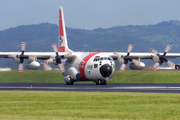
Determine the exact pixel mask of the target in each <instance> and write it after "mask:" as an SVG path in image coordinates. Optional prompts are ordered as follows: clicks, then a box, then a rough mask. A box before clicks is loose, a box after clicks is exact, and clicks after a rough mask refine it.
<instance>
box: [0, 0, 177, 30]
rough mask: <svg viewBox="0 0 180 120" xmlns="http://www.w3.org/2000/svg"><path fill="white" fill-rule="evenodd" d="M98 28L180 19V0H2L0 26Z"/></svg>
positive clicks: (5, 27)
mask: <svg viewBox="0 0 180 120" xmlns="http://www.w3.org/2000/svg"><path fill="white" fill-rule="evenodd" d="M59 6H63V10H64V17H65V24H66V27H71V28H82V29H89V30H92V29H96V28H99V27H101V28H110V27H114V26H126V25H148V24H156V23H159V22H161V21H169V20H180V7H179V6H180V0H0V30H5V29H8V28H12V27H17V26H19V25H30V24H39V23H43V22H48V23H53V24H58V12H59V11H58V9H59Z"/></svg>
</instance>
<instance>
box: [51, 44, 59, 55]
mask: <svg viewBox="0 0 180 120" xmlns="http://www.w3.org/2000/svg"><path fill="white" fill-rule="evenodd" d="M52 48H53V50H54V52H55V53H58V50H57V47H56V44H53V45H52Z"/></svg>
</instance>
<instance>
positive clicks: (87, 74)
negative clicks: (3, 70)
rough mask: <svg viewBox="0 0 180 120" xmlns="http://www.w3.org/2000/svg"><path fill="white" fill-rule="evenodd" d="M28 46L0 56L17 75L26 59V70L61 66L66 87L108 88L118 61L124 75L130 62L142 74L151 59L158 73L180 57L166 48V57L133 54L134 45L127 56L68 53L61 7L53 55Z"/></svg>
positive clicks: (132, 67)
mask: <svg viewBox="0 0 180 120" xmlns="http://www.w3.org/2000/svg"><path fill="white" fill-rule="evenodd" d="M25 47H26V43H25V42H22V43H21V52H0V58H13V59H14V60H15V61H16V62H17V63H18V64H19V68H18V71H20V72H22V71H23V63H24V59H29V61H28V63H27V64H26V65H25V67H26V68H27V69H38V68H39V67H40V63H39V62H38V61H37V60H38V59H40V60H45V63H44V65H45V69H46V68H48V64H49V63H54V64H55V65H57V66H58V68H59V70H60V72H61V73H62V75H63V77H64V81H65V83H66V85H73V84H74V82H78V81H93V82H95V83H96V85H106V84H107V81H108V80H109V79H110V78H111V77H112V76H113V74H114V72H115V60H117V61H118V62H119V63H120V64H122V65H121V67H120V71H121V72H123V71H124V70H125V68H126V65H127V63H128V62H131V64H130V65H129V67H130V68H131V69H132V70H142V69H144V68H145V64H144V63H143V62H141V61H140V60H141V59H152V60H153V61H154V62H155V64H154V66H153V69H154V70H156V69H157V68H158V67H159V66H160V65H161V64H162V63H163V62H166V63H167V64H168V65H169V66H170V67H171V68H173V67H174V66H175V64H174V63H173V62H171V61H169V60H168V59H167V58H176V57H180V53H168V52H169V50H170V49H171V48H172V47H171V46H170V45H167V47H166V48H165V51H164V53H158V52H157V51H156V50H155V49H153V48H152V49H151V50H150V53H131V51H132V49H133V47H134V46H133V45H132V44H130V45H129V46H128V49H127V52H74V51H73V50H71V49H69V47H68V41H67V36H66V28H65V21H64V14H63V8H62V6H59V37H58V48H57V45H56V44H53V45H52V48H53V50H54V52H25Z"/></svg>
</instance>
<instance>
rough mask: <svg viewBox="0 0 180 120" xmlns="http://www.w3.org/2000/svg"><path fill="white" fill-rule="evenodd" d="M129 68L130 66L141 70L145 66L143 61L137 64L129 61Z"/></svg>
mask: <svg viewBox="0 0 180 120" xmlns="http://www.w3.org/2000/svg"><path fill="white" fill-rule="evenodd" d="M129 68H130V69H131V70H142V69H144V68H145V64H144V63H143V62H140V63H139V65H135V64H133V63H131V64H130V65H129Z"/></svg>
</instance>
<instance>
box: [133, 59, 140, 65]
mask: <svg viewBox="0 0 180 120" xmlns="http://www.w3.org/2000/svg"><path fill="white" fill-rule="evenodd" d="M132 63H133V64H135V65H139V64H140V61H139V60H136V59H133V60H132Z"/></svg>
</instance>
